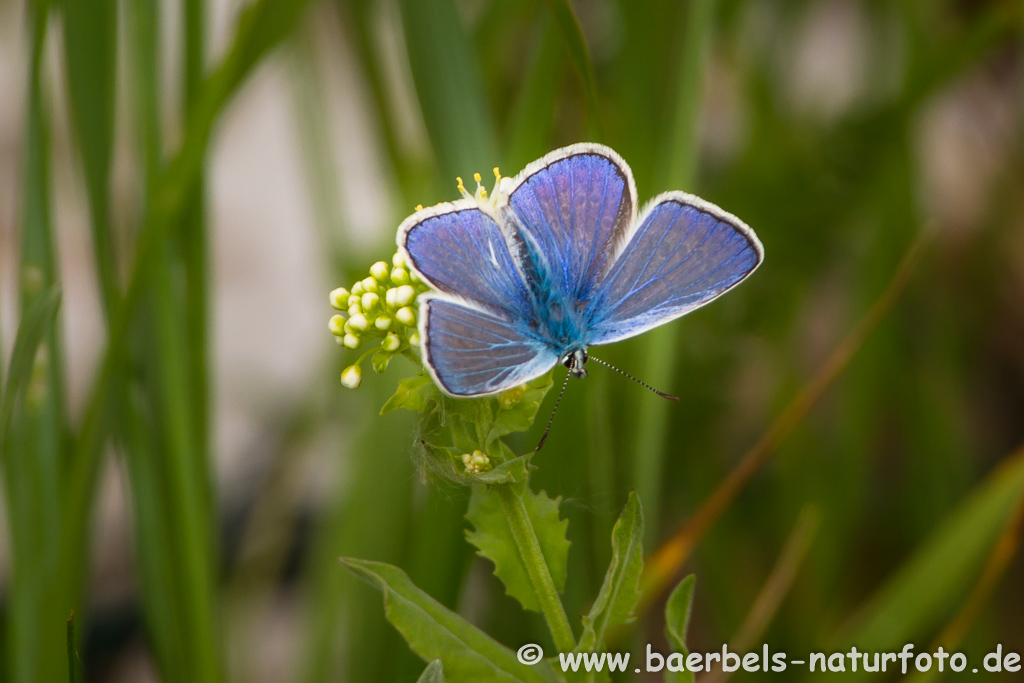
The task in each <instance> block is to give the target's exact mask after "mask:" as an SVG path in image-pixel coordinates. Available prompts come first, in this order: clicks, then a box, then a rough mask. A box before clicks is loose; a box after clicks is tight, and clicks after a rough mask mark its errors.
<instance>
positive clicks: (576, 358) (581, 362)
mask: <svg viewBox="0 0 1024 683" xmlns="http://www.w3.org/2000/svg"><path fill="white" fill-rule="evenodd" d="M586 364H587V351H586V349H576V350H575V351H570V352H569V353H567V354H565V355H564V356H562V365H564V366H565V367H567V368H569V374H570V375H572V376H573V377H575V378H576V379H583V378H584V377H586V376H587V368H586V367H585V366H586Z"/></svg>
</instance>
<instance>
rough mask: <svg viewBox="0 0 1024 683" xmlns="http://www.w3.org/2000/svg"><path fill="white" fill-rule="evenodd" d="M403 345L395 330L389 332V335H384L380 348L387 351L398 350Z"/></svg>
mask: <svg viewBox="0 0 1024 683" xmlns="http://www.w3.org/2000/svg"><path fill="white" fill-rule="evenodd" d="M401 346H402V340H401V339H399V338H398V335H397V334H395V333H394V332H388V336H386V337H384V341H382V342H381V343H380V348H382V349H384V350H385V351H389V352H390V351H397V350H398V349H399V347H401Z"/></svg>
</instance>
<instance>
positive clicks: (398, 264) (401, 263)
mask: <svg viewBox="0 0 1024 683" xmlns="http://www.w3.org/2000/svg"><path fill="white" fill-rule="evenodd" d="M391 265H393V266H394V267H395V268H405V259H403V258H402V254H401V253H400V252H397V251H396V252H395V255H394V256H392V257H391Z"/></svg>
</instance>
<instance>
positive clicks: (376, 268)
mask: <svg viewBox="0 0 1024 683" xmlns="http://www.w3.org/2000/svg"><path fill="white" fill-rule="evenodd" d="M370 275H372V276H373V279H374V280H376V281H377V282H384V279H385V278H386V277H387V276H388V264H386V263H385V262H384V261H377V262H376V263H374V264H373V265H372V266H370Z"/></svg>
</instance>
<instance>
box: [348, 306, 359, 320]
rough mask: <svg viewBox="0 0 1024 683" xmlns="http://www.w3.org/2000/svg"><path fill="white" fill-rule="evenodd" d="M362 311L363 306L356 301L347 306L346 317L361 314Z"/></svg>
mask: <svg viewBox="0 0 1024 683" xmlns="http://www.w3.org/2000/svg"><path fill="white" fill-rule="evenodd" d="M362 312H363V307H362V306H360V305H359V303H358V302H357V303H355V304H354V305H352V306H349V307H348V317H350V318H351V317H352V316H354V315H361V314H362Z"/></svg>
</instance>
